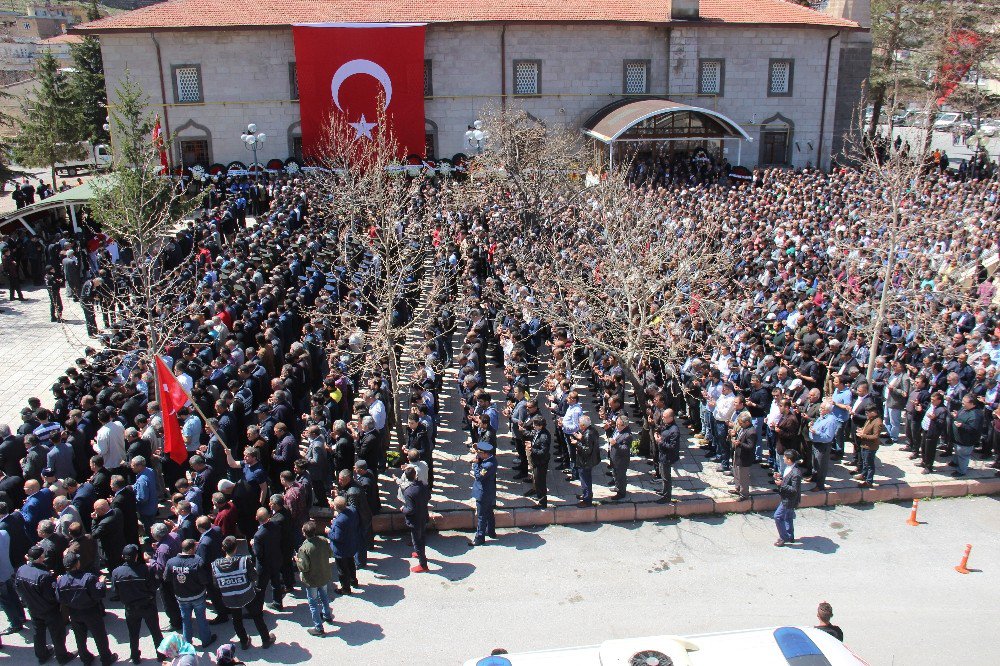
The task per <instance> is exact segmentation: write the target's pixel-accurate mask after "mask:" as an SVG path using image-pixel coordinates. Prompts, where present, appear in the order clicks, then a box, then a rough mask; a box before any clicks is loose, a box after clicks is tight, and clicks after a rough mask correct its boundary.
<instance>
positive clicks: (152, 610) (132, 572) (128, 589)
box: [111, 543, 164, 664]
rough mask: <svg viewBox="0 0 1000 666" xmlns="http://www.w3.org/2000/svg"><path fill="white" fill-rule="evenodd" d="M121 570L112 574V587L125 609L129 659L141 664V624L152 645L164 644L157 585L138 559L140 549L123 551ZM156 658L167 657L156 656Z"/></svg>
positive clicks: (132, 548)
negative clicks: (146, 630) (158, 607)
mask: <svg viewBox="0 0 1000 666" xmlns="http://www.w3.org/2000/svg"><path fill="white" fill-rule="evenodd" d="M122 560H124V562H123V563H122V565H121V566H119V567H117V568H115V569H114V570H113V571H112V572H111V584H112V585H113V586H114V588H115V592H117V593H118V597H119V598H120V599H121V602H122V606H124V608H125V626H126V627H128V640H129V647H130V652H129V656H130V658H131V659H132V662H133V663H136V664H138V663H139V662H140V661H141V660H142V655H141V654H140V652H139V631H140V630H141V629H142V623H143V622H145V623H146V627H147V628H148V629H149V635H150V636H152V638H153V645H156V646H159V644H160V642H161V641H163V633H162V632H161V631H160V617H159V614H158V613H157V610H156V581H155V580H154V579H153V575H152V573H151V572H150V571H149V567H147V566H146V563H145V562H144V561H143V560H142V558H140V557H139V547H138V546H136V545H135V544H131V543H130V544H128V545H127V546H125V547H124V548H123V549H122ZM156 656H157V658H158V659H160V660H163V659H164V657H163V656H162V655H161V654H160V653H159V652H157V655H156Z"/></svg>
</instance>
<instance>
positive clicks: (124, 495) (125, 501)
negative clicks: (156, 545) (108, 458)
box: [111, 475, 139, 544]
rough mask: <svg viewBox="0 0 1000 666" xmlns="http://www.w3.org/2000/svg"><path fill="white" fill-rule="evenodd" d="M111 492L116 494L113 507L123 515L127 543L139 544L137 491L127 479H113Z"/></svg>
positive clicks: (112, 501)
mask: <svg viewBox="0 0 1000 666" xmlns="http://www.w3.org/2000/svg"><path fill="white" fill-rule="evenodd" d="M111 492H112V493H114V495H113V499H112V500H111V506H112V507H113V508H115V509H118V510H119V511H120V512H121V514H122V530H123V531H124V535H125V543H134V544H138V543H139V512H138V508H137V503H136V500H135V491H134V490H133V489H132V486H130V485H129V484H128V482H127V481H126V480H125V477H123V476H118V475H115V476H113V477H111Z"/></svg>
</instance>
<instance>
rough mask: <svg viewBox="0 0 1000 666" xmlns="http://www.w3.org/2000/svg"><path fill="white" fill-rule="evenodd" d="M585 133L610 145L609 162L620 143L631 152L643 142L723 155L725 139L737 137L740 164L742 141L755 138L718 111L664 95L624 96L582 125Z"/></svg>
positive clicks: (672, 151)
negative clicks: (670, 98) (639, 97)
mask: <svg viewBox="0 0 1000 666" xmlns="http://www.w3.org/2000/svg"><path fill="white" fill-rule="evenodd" d="M583 133H584V134H585V135H586V136H589V137H590V138H592V139H594V140H595V141H597V142H599V143H603V144H605V145H606V146H607V147H608V158H609V161H608V163H609V164H610V165H611V166H612V167H613V166H614V163H615V148H616V146H618V147H619V148H621V149H625V147H626V146H629V147H630V148H628V149H626V153H631V152H633V151H635V150H639V149H641V147H642V146H643V145H649V144H656V143H664V144H666V146H668V147H669V154H670V155H671V156H672V155H674V154H675V153H674V150H675V147H677V148H678V149H679V150H691V149H695V148H697V149H699V150H709V149H710V148H709V147H710V146H714V148H711V150H713V151H715V152H716V153H717V154H718V155H719V156H721V155H722V153H723V149H722V145H723V141H726V140H730V139H733V140H736V141H739V142H740V143H738V144H737V158H736V164H740V160H741V158H742V154H743V143H742V142H743V141H753V139H751V138H750V135H749V134H747V133H746V132H745V131H743V128H742V127H740V126H739V125H738V124H736V123H735V122H733V121H732V120H730V119H729V118H727V117H726V116H724V115H722V114H721V113H719V112H718V111H712V110H711V109H703V108H701V107H698V106H690V105H688V104H681V103H679V102H674V101H671V100H669V99H666V98H662V97H644V98H642V99H634V98H633V99H622V100H618V101H617V102H613V103H611V104H609V105H607V106H606V107H604V108H603V109H601V110H600V111H598V112H597V113H595V114H594V115H592V116H591V117H590V118H589V119H587V121H586V122H585V123H584V124H583Z"/></svg>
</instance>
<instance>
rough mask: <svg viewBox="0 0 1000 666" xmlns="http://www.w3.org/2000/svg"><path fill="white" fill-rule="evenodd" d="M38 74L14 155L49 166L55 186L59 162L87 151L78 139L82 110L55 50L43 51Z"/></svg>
mask: <svg viewBox="0 0 1000 666" xmlns="http://www.w3.org/2000/svg"><path fill="white" fill-rule="evenodd" d="M36 76H37V78H38V89H37V91H36V93H35V97H34V99H31V100H28V101H27V102H25V104H24V106H23V108H24V118H23V119H22V120H20V121H19V122H18V127H17V130H18V135H17V137H16V138H15V139H14V146H13V147H14V157H15V158H16V160H17V162H18V164H21V165H23V166H31V167H45V166H47V167H49V168H50V169H51V170H52V187H53V188H55V186H56V164H58V163H60V162H67V161H71V160H78V159H81V158H83V157H84V156H86V152H87V151H86V149H85V148H84V147H83V146H81V145H80V144H79V143H78V141H79V131H78V120H77V118H78V114H77V112H76V109H75V105H74V102H73V98H72V95H70V90H69V88H70V86H69V83H68V81H67V80H66V75H65V74H64V73H63V72H60V71H59V65H58V63H56V59H55V57H54V56H53V55H52V54H51V53H49V52H46V53H45V54H43V55H42V57H41V59H40V60H39V62H38V67H37V71H36Z"/></svg>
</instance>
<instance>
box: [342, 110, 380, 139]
mask: <svg viewBox="0 0 1000 666" xmlns="http://www.w3.org/2000/svg"><path fill="white" fill-rule="evenodd" d="M348 125H350V126H351V127H353V128H354V131H355V132H356V134H355V135H354V138H355V139H360V138H361V137H362V136H365V137H367V138H369V139H370V138H372V128H373V127H377V126H378V124H377V123H370V122H368V119H367V118H365V114H363V113H362V114H361V120H359V121H358V122H356V123H348Z"/></svg>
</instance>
